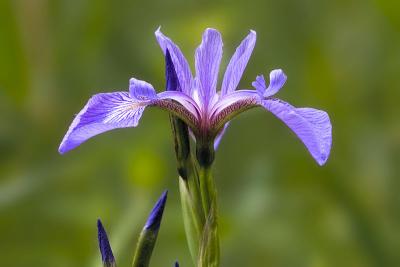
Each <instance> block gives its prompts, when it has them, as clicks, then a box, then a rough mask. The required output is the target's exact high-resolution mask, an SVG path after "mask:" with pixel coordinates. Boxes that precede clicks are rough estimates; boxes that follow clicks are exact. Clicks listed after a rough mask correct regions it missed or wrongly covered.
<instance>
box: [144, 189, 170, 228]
mask: <svg viewBox="0 0 400 267" xmlns="http://www.w3.org/2000/svg"><path fill="white" fill-rule="evenodd" d="M167 195H168V190H165V191H164V192H163V193H162V195H161V197H160V198H159V199H158V201H157V203H156V205H154V207H153V210H152V211H151V213H150V215H149V217H148V219H147V222H146V225H145V226H144V229H145V230H153V231H158V229H159V228H160V223H161V219H162V215H163V212H164V207H165V202H166V201H167Z"/></svg>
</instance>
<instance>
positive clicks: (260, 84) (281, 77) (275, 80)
mask: <svg viewBox="0 0 400 267" xmlns="http://www.w3.org/2000/svg"><path fill="white" fill-rule="evenodd" d="M286 79H287V77H286V75H285V73H284V72H283V71H282V70H281V69H277V70H273V71H271V72H270V73H269V80H270V82H269V86H268V88H267V87H266V85H265V79H264V76H263V75H259V76H257V78H256V80H255V81H254V82H253V83H252V85H253V87H254V88H256V89H257V92H258V93H259V94H260V96H261V97H269V96H273V95H274V94H276V93H277V92H279V90H280V89H281V88H282V87H283V85H284V84H285V82H286Z"/></svg>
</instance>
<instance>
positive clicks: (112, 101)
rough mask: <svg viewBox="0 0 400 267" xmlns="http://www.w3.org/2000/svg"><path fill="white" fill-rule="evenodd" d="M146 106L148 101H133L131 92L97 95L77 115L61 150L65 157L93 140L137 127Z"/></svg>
mask: <svg viewBox="0 0 400 267" xmlns="http://www.w3.org/2000/svg"><path fill="white" fill-rule="evenodd" d="M146 105H147V102H138V101H137V100H135V99H132V98H131V97H130V96H129V93H128V92H115V93H102V94H97V95H94V96H93V97H92V98H90V99H89V101H88V103H87V104H86V106H85V107H84V108H83V109H82V110H81V111H80V112H79V114H78V115H76V117H75V119H74V120H73V122H72V124H71V126H70V127H69V129H68V132H67V133H66V135H65V136H64V139H63V140H62V142H61V144H60V147H59V150H58V151H59V152H60V153H61V154H64V153H66V152H68V151H69V150H71V149H73V148H75V147H77V146H79V145H80V144H81V143H83V142H85V141H86V140H88V139H89V138H91V137H93V136H95V135H98V134H100V133H103V132H106V131H109V130H112V129H116V128H126V127H136V126H137V125H138V123H139V119H140V117H141V116H142V113H143V111H144V109H145V107H146Z"/></svg>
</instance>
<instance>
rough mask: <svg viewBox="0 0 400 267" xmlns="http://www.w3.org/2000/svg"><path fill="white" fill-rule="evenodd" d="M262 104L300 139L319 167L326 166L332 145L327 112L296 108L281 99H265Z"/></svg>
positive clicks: (330, 126) (330, 127)
mask: <svg viewBox="0 0 400 267" xmlns="http://www.w3.org/2000/svg"><path fill="white" fill-rule="evenodd" d="M261 104H262V106H263V107H265V108H266V109H267V110H268V111H270V112H272V113H273V114H274V115H275V116H276V117H278V118H279V119H280V120H282V121H283V122H284V123H285V124H286V125H287V126H288V127H289V128H290V129H291V130H292V131H293V132H294V133H295V134H296V135H297V136H298V137H299V138H300V140H301V141H302V142H303V143H304V145H305V146H306V147H307V149H308V151H309V152H310V154H311V155H312V156H313V158H314V159H315V160H316V161H317V162H318V164H319V165H324V164H325V162H326V161H327V160H328V157H329V153H330V150H331V144H332V125H331V122H330V119H329V116H328V114H327V113H326V112H325V111H322V110H317V109H313V108H295V107H293V106H292V105H290V104H288V103H286V102H284V101H282V100H279V99H265V100H262V101H261Z"/></svg>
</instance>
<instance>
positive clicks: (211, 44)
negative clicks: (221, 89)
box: [195, 29, 222, 108]
mask: <svg viewBox="0 0 400 267" xmlns="http://www.w3.org/2000/svg"><path fill="white" fill-rule="evenodd" d="M221 57H222V39H221V34H220V33H219V32H218V31H217V30H214V29H206V30H205V32H204V34H203V40H202V42H201V44H200V46H199V47H198V48H197V49H196V64H195V65H196V77H197V79H198V83H199V95H200V100H201V102H202V105H203V107H206V108H207V107H208V104H209V102H210V100H211V99H212V98H213V97H214V95H215V94H216V87H217V80H218V70H219V64H220V62H221Z"/></svg>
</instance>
